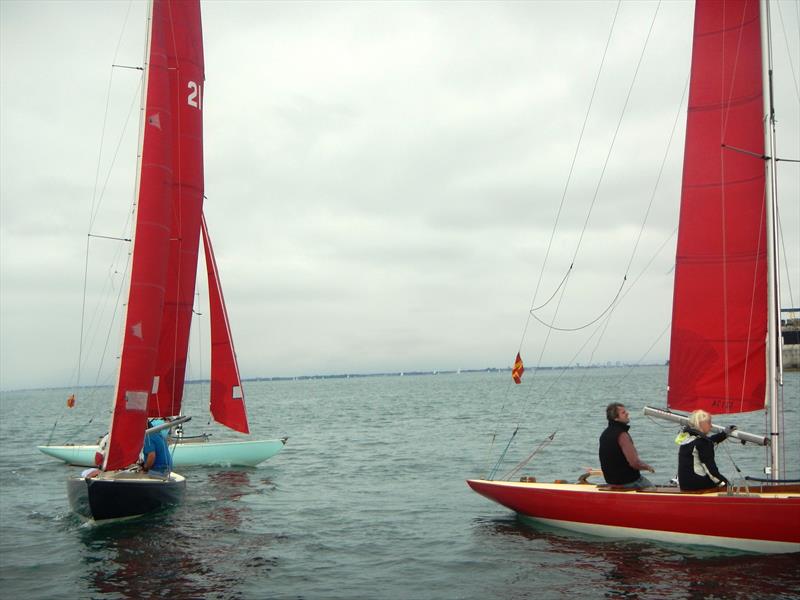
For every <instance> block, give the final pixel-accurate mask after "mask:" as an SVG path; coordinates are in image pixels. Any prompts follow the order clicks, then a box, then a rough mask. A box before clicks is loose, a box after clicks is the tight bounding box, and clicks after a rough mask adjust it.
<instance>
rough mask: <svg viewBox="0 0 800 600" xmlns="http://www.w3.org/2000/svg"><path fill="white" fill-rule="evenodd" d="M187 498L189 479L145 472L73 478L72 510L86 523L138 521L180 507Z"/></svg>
mask: <svg viewBox="0 0 800 600" xmlns="http://www.w3.org/2000/svg"><path fill="white" fill-rule="evenodd" d="M185 494H186V478H184V477H183V476H181V475H178V474H177V473H171V474H170V476H169V477H168V478H163V477H157V476H154V475H148V474H147V473H142V472H127V471H116V472H110V473H101V474H100V475H98V476H97V477H70V478H69V479H68V480H67V495H68V497H69V504H70V508H72V510H73V512H75V513H77V514H78V515H80V516H81V517H84V518H85V519H90V520H94V521H108V520H111V519H124V518H130V517H137V516H140V515H144V514H147V513H151V512H155V511H158V510H161V509H163V508H166V507H168V506H172V505H175V504H179V503H181V502H182V501H183V498H184V496H185Z"/></svg>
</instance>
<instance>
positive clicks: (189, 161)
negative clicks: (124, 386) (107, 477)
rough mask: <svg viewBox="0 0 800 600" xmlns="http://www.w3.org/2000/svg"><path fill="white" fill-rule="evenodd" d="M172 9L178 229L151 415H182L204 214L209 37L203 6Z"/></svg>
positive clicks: (184, 3)
mask: <svg viewBox="0 0 800 600" xmlns="http://www.w3.org/2000/svg"><path fill="white" fill-rule="evenodd" d="M167 9H168V11H169V23H170V29H169V43H168V47H167V61H168V66H169V77H170V81H169V84H170V89H171V91H172V94H171V106H172V112H173V129H172V132H173V135H172V146H171V152H172V161H173V165H174V166H173V181H172V187H171V190H172V229H171V233H170V248H169V263H168V268H167V290H166V295H165V304H164V317H163V321H162V324H161V337H160V340H159V344H158V364H157V368H156V377H157V380H156V382H157V383H156V385H155V386H154V389H153V392H152V394H151V395H150V400H149V404H148V414H149V416H152V417H168V416H172V415H177V414H180V412H181V399H182V397H183V385H184V376H185V373H186V357H187V354H188V349H189V330H190V327H191V322H192V306H193V303H194V292H195V280H196V276H197V253H198V247H199V243H200V215H201V213H202V210H203V190H204V181H203V85H204V81H205V67H204V60H203V34H202V24H201V17H200V3H199V2H198V1H197V0H180V1H177V2H169V3H168V4H167Z"/></svg>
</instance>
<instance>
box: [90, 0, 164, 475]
mask: <svg viewBox="0 0 800 600" xmlns="http://www.w3.org/2000/svg"><path fill="white" fill-rule="evenodd" d="M169 31H170V22H169V7H168V5H167V4H166V3H164V2H159V1H158V0H156V1H155V2H154V3H153V7H152V22H151V32H150V37H149V52H148V69H147V76H146V80H145V85H146V86H147V87H146V93H145V107H144V110H145V112H144V115H143V119H142V121H143V122H142V128H143V131H142V135H143V138H142V151H141V172H140V174H139V183H138V187H139V189H138V196H137V198H138V201H137V206H136V224H135V229H134V242H133V257H132V264H131V283H130V291H129V296H128V304H127V312H126V315H125V331H124V333H123V341H122V353H121V356H120V369H119V377H118V380H117V388H116V391H115V394H114V415H113V417H112V423H111V435H110V441H109V448H108V452H107V453H106V456H105V461H104V464H103V469H106V470H116V469H121V468H124V467H127V466H128V465H130V464H132V463H134V462H136V460H137V459H138V457H139V452H140V451H141V448H142V444H143V441H144V430H145V426H146V420H147V413H146V409H147V398H148V396H149V394H150V391H151V389H152V387H153V374H154V372H155V366H156V357H157V353H158V339H159V332H160V330H161V321H162V310H163V305H164V293H165V287H166V279H167V274H166V265H167V256H168V255H169V243H170V242H169V238H170V223H171V220H172V214H171V213H172V211H171V208H170V202H171V188H172V169H173V165H172V158H173V157H172V150H171V149H172V140H171V138H172V126H173V118H172V106H171V102H170V81H169V79H170V76H169V71H168V68H169V65H168V58H167V55H168V48H169V47H170V41H169V36H168V32H169Z"/></svg>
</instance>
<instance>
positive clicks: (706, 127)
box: [668, 0, 767, 413]
mask: <svg viewBox="0 0 800 600" xmlns="http://www.w3.org/2000/svg"><path fill="white" fill-rule="evenodd" d="M762 115H763V104H762V65H761V27H760V20H759V3H758V2H757V1H756V0H726V1H725V2H719V1H718V0H699V1H698V2H697V5H696V9H695V24H694V46H693V52H692V70H691V87H690V91H689V111H688V117H687V124H686V149H685V155H684V165H683V189H682V195H681V210H680V226H679V231H678V248H677V256H676V266H675V289H674V299H673V309H672V310H673V313H672V343H671V348H670V368H669V394H668V403H669V406H670V407H672V408H675V409H679V410H695V409H698V408H702V409H705V410H707V411H709V412H712V413H735V412H746V411H752V410H757V409H760V408H763V407H764V402H765V381H766V352H765V338H766V330H767V292H766V289H767V285H766V277H767V267H766V222H765V191H764V182H765V169H764V164H763V161H762V160H760V159H759V158H757V156H761V155H763V153H764V130H763V123H762ZM735 149H739V150H744V151H746V152H748V153H753V154H755V155H756V156H753V154H747V153H744V152H741V151H738V150H735Z"/></svg>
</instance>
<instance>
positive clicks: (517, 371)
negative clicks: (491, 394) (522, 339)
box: [511, 352, 525, 383]
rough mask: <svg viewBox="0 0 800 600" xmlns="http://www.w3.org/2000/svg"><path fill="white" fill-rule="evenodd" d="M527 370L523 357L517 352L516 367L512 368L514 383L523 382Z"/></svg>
mask: <svg viewBox="0 0 800 600" xmlns="http://www.w3.org/2000/svg"><path fill="white" fill-rule="evenodd" d="M524 372H525V367H524V366H523V365H522V357H521V356H520V355H519V352H517V360H515V361H514V368H513V369H511V379H513V380H514V383H522V374H523V373H524Z"/></svg>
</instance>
